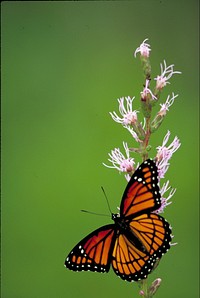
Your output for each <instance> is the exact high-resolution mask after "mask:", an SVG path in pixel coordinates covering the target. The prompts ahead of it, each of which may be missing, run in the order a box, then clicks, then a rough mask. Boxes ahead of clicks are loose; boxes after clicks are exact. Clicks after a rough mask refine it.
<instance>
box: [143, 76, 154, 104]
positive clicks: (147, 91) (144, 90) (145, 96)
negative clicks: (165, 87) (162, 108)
mask: <svg viewBox="0 0 200 298" xmlns="http://www.w3.org/2000/svg"><path fill="white" fill-rule="evenodd" d="M148 86H149V80H146V84H145V87H144V89H143V91H142V92H140V94H141V98H142V99H143V100H146V99H147V96H148V94H150V95H151V98H152V99H155V100H156V99H157V97H156V96H155V95H154V94H153V92H152V91H151V90H150V89H149V88H148Z"/></svg>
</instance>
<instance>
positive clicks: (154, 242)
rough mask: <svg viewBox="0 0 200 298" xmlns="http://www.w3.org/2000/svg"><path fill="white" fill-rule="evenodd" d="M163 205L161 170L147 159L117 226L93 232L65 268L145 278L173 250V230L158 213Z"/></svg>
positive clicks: (130, 278)
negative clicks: (110, 272)
mask: <svg viewBox="0 0 200 298" xmlns="http://www.w3.org/2000/svg"><path fill="white" fill-rule="evenodd" d="M160 206H161V195H160V190H159V183H158V170H157V166H156V164H155V161H153V160H151V159H147V160H146V161H144V162H143V163H142V164H141V165H140V166H139V167H138V169H137V170H136V171H135V173H134V174H133V175H132V177H131V179H130V181H129V182H128V184H127V187H126V189H125V191H124V194H123V196H122V200H121V205H120V212H119V214H112V219H113V221H114V223H113V224H108V225H105V226H102V227H100V228H99V229H97V230H95V231H93V232H92V233H90V234H89V235H88V236H86V237H85V238H84V239H82V240H81V241H80V242H79V243H78V244H77V245H76V246H75V247H74V248H73V249H72V251H71V252H70V253H69V255H68V256H67V258H66V260H65V267H66V268H68V269H70V270H73V271H96V272H102V273H103V272H108V271H109V269H110V266H111V264H112V268H113V270H114V272H115V273H116V274H117V275H118V276H119V277H120V278H121V279H123V280H126V281H129V282H132V281H139V280H141V279H145V278H146V277H147V275H148V274H149V273H150V272H151V271H152V270H153V269H154V267H155V264H157V262H158V261H159V260H160V258H161V257H162V256H163V255H164V254H165V253H166V252H167V251H168V250H169V248H170V241H171V239H172V236H171V227H170V225H169V223H168V222H167V221H166V220H165V219H164V218H163V217H162V216H160V215H158V214H156V213H154V211H156V210H157V209H159V207H160Z"/></svg>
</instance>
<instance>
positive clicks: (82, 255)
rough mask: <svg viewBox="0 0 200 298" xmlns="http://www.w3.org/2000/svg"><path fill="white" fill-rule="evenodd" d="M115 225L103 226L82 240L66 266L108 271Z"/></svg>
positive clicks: (71, 253) (71, 268) (72, 252)
mask: <svg viewBox="0 0 200 298" xmlns="http://www.w3.org/2000/svg"><path fill="white" fill-rule="evenodd" d="M114 227H115V226H114V225H113V224H111V225H107V226H103V227H101V228H99V229H97V230H95V231H94V232H92V233H91V234H89V235H88V236H87V237H85V238H84V239H83V240H81V241H80V242H79V243H78V244H77V245H76V246H75V247H74V249H72V251H71V252H70V253H69V255H68V257H67V258H66V260H65V266H66V267H67V268H68V269H70V270H74V271H82V270H90V271H97V272H108V271H109V268H110V262H111V260H110V258H111V253H112V246H113V244H114V242H113V240H114V234H115V229H114Z"/></svg>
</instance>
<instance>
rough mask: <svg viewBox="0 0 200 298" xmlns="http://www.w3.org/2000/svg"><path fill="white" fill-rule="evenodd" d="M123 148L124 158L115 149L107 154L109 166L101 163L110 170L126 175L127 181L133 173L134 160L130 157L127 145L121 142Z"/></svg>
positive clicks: (117, 149)
mask: <svg viewBox="0 0 200 298" xmlns="http://www.w3.org/2000/svg"><path fill="white" fill-rule="evenodd" d="M123 146H124V149H125V153H126V156H124V155H123V154H122V153H121V152H120V149H119V148H115V149H114V150H112V151H111V153H109V154H108V155H109V157H110V158H109V159H108V161H109V162H111V164H112V165H111V166H108V165H106V164H105V163H103V165H104V166H106V167H107V168H111V169H117V170H118V171H119V172H123V173H124V172H125V173H128V175H125V178H126V179H127V180H128V181H129V180H130V177H131V175H132V173H133V172H134V171H135V168H134V164H135V161H134V158H131V157H130V154H129V149H128V144H127V143H125V142H123Z"/></svg>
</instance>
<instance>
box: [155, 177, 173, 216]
mask: <svg viewBox="0 0 200 298" xmlns="http://www.w3.org/2000/svg"><path fill="white" fill-rule="evenodd" d="M169 190H170V192H169V194H168V196H166V195H165V193H166V192H168V191H169ZM175 192H176V189H175V188H171V186H169V180H168V181H167V182H166V183H164V184H163V186H162V188H161V189H160V195H161V206H160V208H159V209H158V210H156V211H154V213H157V214H158V213H163V212H164V209H165V207H167V206H168V205H170V204H171V203H172V202H170V199H171V198H172V196H173V195H174V194H175Z"/></svg>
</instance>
